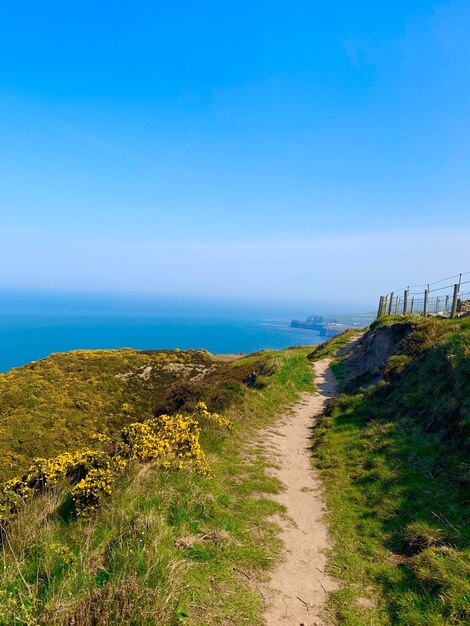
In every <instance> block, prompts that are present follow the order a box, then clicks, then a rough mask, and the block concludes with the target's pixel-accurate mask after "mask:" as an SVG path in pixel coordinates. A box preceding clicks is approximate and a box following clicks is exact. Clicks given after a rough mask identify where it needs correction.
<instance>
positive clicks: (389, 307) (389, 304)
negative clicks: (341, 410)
mask: <svg viewBox="0 0 470 626" xmlns="http://www.w3.org/2000/svg"><path fill="white" fill-rule="evenodd" d="M392 306H393V291H392V293H391V294H390V302H389V303H388V315H391V314H392Z"/></svg>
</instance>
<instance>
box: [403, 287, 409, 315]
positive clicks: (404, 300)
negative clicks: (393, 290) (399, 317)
mask: <svg viewBox="0 0 470 626" xmlns="http://www.w3.org/2000/svg"><path fill="white" fill-rule="evenodd" d="M407 313H408V289H405V293H404V294H403V315H406V314H407Z"/></svg>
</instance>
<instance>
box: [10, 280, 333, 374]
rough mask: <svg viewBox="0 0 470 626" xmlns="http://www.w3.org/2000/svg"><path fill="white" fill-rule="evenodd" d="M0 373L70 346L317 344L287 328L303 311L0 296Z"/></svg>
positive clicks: (234, 348) (216, 348) (316, 337)
mask: <svg viewBox="0 0 470 626" xmlns="http://www.w3.org/2000/svg"><path fill="white" fill-rule="evenodd" d="M0 305H1V313H0V371H7V370H8V369H11V368H12V367H18V366H21V365H24V364H26V363H28V362H30V361H35V360H39V359H42V358H44V357H46V356H48V355H49V354H51V353H53V352H62V351H67V350H77V349H110V348H123V347H130V348H136V349H159V348H169V349H173V348H180V349H188V348H204V349H206V350H209V351H210V352H214V353H232V352H254V351H256V350H262V349H279V348H285V347H288V346H291V345H312V344H317V343H320V342H321V341H323V340H324V337H321V336H320V334H319V333H317V332H314V331H309V330H303V329H294V328H289V323H290V321H291V319H292V318H293V317H299V316H300V317H304V316H306V315H308V314H309V313H310V312H311V311H309V310H308V309H307V308H305V309H304V310H302V309H300V310H297V311H292V312H290V311H288V310H286V309H282V307H279V306H278V307H275V306H274V305H271V306H270V307H264V308H263V307H260V308H261V309H262V310H257V309H256V307H254V306H253V305H251V306H249V305H248V304H245V305H243V304H238V305H237V306H235V305H230V304H228V303H221V302H212V303H208V302H201V301H194V300H193V301H190V300H179V301H176V300H169V299H165V300H156V299H154V300H151V299H147V300H143V299H138V298H119V297H115V298H110V297H100V296H95V297H92V296H70V295H68V296H64V295H51V294H48V295H46V294H42V295H41V294H34V295H32V294H12V293H6V292H4V293H2V294H0Z"/></svg>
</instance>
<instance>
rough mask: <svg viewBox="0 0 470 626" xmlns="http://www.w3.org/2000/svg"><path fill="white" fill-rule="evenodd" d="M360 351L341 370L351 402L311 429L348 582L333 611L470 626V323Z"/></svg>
mask: <svg viewBox="0 0 470 626" xmlns="http://www.w3.org/2000/svg"><path fill="white" fill-rule="evenodd" d="M364 342H368V343H367V345H368V346H370V347H371V349H370V350H366V349H365V347H364V345H366V344H364ZM363 344H364V345H363V347H362V348H361V347H359V348H358V352H357V353H356V355H354V351H353V354H352V355H351V356H346V357H342V358H340V359H338V360H337V363H336V370H337V371H338V372H339V373H340V381H341V390H342V392H343V393H341V394H340V395H339V396H337V398H336V399H335V400H333V401H332V402H331V403H330V405H329V407H328V409H327V411H326V412H325V415H324V416H323V417H322V418H321V419H320V420H319V421H318V423H317V425H316V428H315V429H314V441H315V444H314V446H313V454H314V459H315V462H316V464H317V466H318V467H319V468H320V470H321V473H322V476H323V478H324V480H325V483H326V490H325V496H326V499H327V504H328V510H329V513H328V518H329V522H330V527H331V531H332V534H333V537H334V539H335V549H334V552H333V554H332V555H331V559H330V567H331V571H332V573H333V574H334V575H336V576H337V577H338V578H340V579H342V580H343V581H344V584H343V586H342V587H341V589H340V590H339V591H337V592H335V593H334V594H333V596H332V600H331V605H332V608H333V610H334V612H335V614H336V616H337V618H338V620H339V621H340V623H342V624H348V625H355V626H366V625H374V626H375V625H385V624H402V625H406V626H418V625H419V626H444V625H450V624H454V625H457V624H462V625H463V624H468V623H470V525H469V519H470V471H469V470H470V465H469V458H470V387H469V380H470V320H469V319H468V318H467V319H462V320H454V321H448V320H439V319H422V318H419V317H416V316H410V317H408V318H401V319H398V318H397V319H390V318H386V319H384V320H381V321H379V322H377V323H375V324H374V325H373V326H372V329H371V331H370V333H368V335H367V336H366V337H365V339H364V341H363ZM384 347H385V352H384V354H383V357H384V360H385V361H386V362H385V366H384V367H382V368H380V371H377V368H376V367H375V364H372V362H371V364H370V369H369V370H368V371H367V359H368V358H369V357H370V355H371V354H372V355H374V354H377V352H380V350H381V349H383V348H384ZM330 348H331V345H330V346H329V347H327V349H328V350H329V349H330ZM372 348H373V349H372ZM387 351H388V352H387ZM324 352H325V350H324V349H323V350H319V351H318V352H316V353H315V354H313V355H312V356H313V358H317V356H319V357H321V356H323V354H324ZM370 358H371V357H370ZM373 365H374V366H373ZM358 373H359V374H360V375H358Z"/></svg>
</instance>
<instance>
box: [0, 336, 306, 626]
mask: <svg viewBox="0 0 470 626" xmlns="http://www.w3.org/2000/svg"><path fill="white" fill-rule="evenodd" d="M163 354H165V356H163ZM307 354H308V349H305V348H300V349H293V350H285V351H280V352H264V353H258V354H255V355H251V356H249V357H246V358H244V359H239V360H236V361H233V362H230V363H222V362H218V363H213V362H212V361H210V357H209V356H208V355H207V354H206V353H176V354H174V353H172V354H167V353H149V354H143V353H137V352H134V351H119V352H97V353H71V354H68V355H55V356H53V357H51V358H50V359H47V360H46V361H43V362H41V363H39V364H33V365H31V366H27V367H26V368H21V369H19V370H15V371H13V372H11V373H9V374H7V375H5V377H4V379H3V382H2V385H3V388H2V394H3V395H2V402H3V405H2V406H3V411H5V412H4V413H3V414H2V415H3V417H5V418H6V420H5V422H4V423H3V427H4V428H5V429H6V432H7V435H8V437H9V440H8V441H9V442H10V444H8V443H4V446H5V450H7V449H8V445H10V446H11V448H12V449H13V450H12V452H14V453H15V454H16V455H19V456H21V458H20V459H19V460H18V459H16V457H13V458H14V459H15V460H16V462H17V467H18V468H20V467H21V469H22V470H23V469H24V468H26V466H27V465H28V464H29V463H30V461H31V459H32V457H34V456H35V455H36V454H37V451H41V453H42V454H44V452H43V451H48V454H50V455H52V456H54V457H55V458H54V459H53V460H52V461H51V462H47V463H46V464H45V463H44V462H41V463H39V464H38V463H37V462H36V464H35V465H34V468H33V469H34V471H32V472H31V471H29V473H26V474H25V475H24V478H23V479H22V480H23V484H26V483H25V482H24V481H26V482H28V481H29V482H28V485H33V487H32V489H33V491H32V495H31V491H30V492H28V491H24V490H23V491H22V490H21V489H18V487H17V486H18V484H21V481H20V482H19V483H18V482H17V481H13V483H9V484H13V491H15V489H16V491H15V494H20V496H21V494H23V493H26V494H28V497H27V498H25V499H24V501H22V500H21V497H19V498H17V500H16V505H15V506H16V508H15V511H14V512H12V513H11V514H10V517H9V518H8V519H7V521H6V522H4V525H3V530H2V559H3V577H2V580H1V583H0V624H1V625H3V626H7V625H8V626H10V625H13V624H14V625H16V624H17V625H20V624H27V625H31V626H33V625H35V626H38V625H41V626H42V625H44V626H45V625H47V626H49V625H61V626H62V625H68V626H72V625H73V626H91V625H93V626H101V625H103V626H104V625H109V626H111V625H116V624H122V625H124V624H126V625H127V624H132V625H134V626H140V625H141V626H144V625H145V626H148V625H156V624H159V625H160V624H168V625H175V624H187V625H192V626H201V625H202V624H208V625H209V624H211V625H212V624H230V623H233V624H250V625H252V624H253V625H256V624H261V623H262V620H261V617H260V615H261V602H262V601H261V596H260V594H259V593H257V591H256V580H258V579H259V577H260V575H261V574H260V573H261V572H263V571H264V570H266V569H267V568H268V567H269V566H270V565H271V563H272V562H273V559H275V558H277V556H278V552H279V542H278V539H277V529H276V525H275V524H274V523H273V522H272V521H271V517H270V516H271V515H272V514H273V513H275V512H276V511H279V510H280V506H279V505H278V504H276V503H274V502H273V501H272V500H270V499H269V494H271V493H275V492H277V491H278V490H279V484H278V482H277V481H276V480H274V479H272V478H270V477H269V476H268V474H267V473H266V468H267V466H268V465H269V460H268V459H266V458H265V457H264V455H263V454H262V453H261V448H260V446H259V441H258V435H257V433H258V432H259V429H260V428H262V427H264V426H266V425H268V424H269V423H270V421H271V420H273V418H274V417H275V415H276V413H277V412H278V411H279V410H280V409H282V408H284V407H286V406H288V405H289V404H290V403H292V402H293V401H294V400H295V399H296V398H297V396H298V393H299V391H301V390H307V389H311V388H312V381H311V374H310V369H309V361H308V359H307ZM175 357H177V358H175ZM174 364H176V365H177V367H176V368H175V367H174ZM149 365H151V366H152V368H153V369H152V371H151V372H150V374H151V376H150V377H148V378H146V376H147V374H145V376H142V377H139V376H138V375H139V374H144V372H145V371H147V373H148V370H145V369H144V368H147V367H148V366H149ZM168 365H171V366H172V367H168ZM196 365H197V366H198V367H196ZM180 366H184V367H185V368H187V369H190V371H191V373H192V374H191V376H184V377H183V376H179V377H178V376H177V375H176V374H177V373H180V372H181V371H182V368H181V367H180ZM38 368H40V373H39V372H38ZM162 370H163V372H162ZM170 374H171V377H170ZM123 375H124V376H125V377H123ZM26 387H27V389H26ZM39 390H40V391H39ZM30 396H34V398H33V399H32V404H31V405H28V398H29V397H30ZM15 398H16V399H18V398H19V399H20V400H21V407H22V410H23V415H24V416H25V417H24V418H23V420H22V419H21V410H20V409H18V410H17V404H18V401H17V400H16V399H15ZM64 398H65V400H64ZM79 398H80V399H81V400H82V404H81V406H80V408H79V409H78V408H77V410H75V408H74V407H75V404H76V401H77V399H79ZM201 400H204V401H205V402H206V403H207V405H208V407H209V410H210V411H217V410H218V411H220V410H223V411H224V412H225V413H226V415H227V416H228V417H229V418H230V420H231V422H232V425H233V427H232V429H229V428H227V427H226V426H225V425H224V422H223V420H222V421H220V420H218V419H215V420H214V419H212V418H210V417H209V418H204V416H202V417H201V416H200V410H199V409H198V403H199V402H200V401H201ZM124 403H127V404H128V405H130V406H131V407H132V409H129V408H127V407H126V408H125V409H123V408H122V405H123V404H124ZM69 409H72V410H71V411H70V414H69ZM198 411H199V413H198ZM152 412H153V413H155V414H156V415H157V417H156V418H155V420H154V421H152V419H150V420H149V413H152ZM176 412H179V413H180V414H181V415H180V417H178V416H176V417H174V418H171V420H172V427H173V426H174V427H175V430H172V437H173V439H171V441H170V440H168V441H170V444H169V445H171V446H173V448H172V450H174V451H176V452H178V451H181V450H182V449H183V448H181V446H180V444H181V441H183V443H184V442H185V441H186V442H187V441H190V443H191V446H193V448H191V450H194V449H195V448H194V446H195V444H196V440H197V443H200V444H201V446H202V454H203V455H204V458H205V461H206V462H207V465H208V466H209V467H210V472H209V474H207V472H205V471H203V472H200V471H197V470H198V467H195V471H186V469H185V467H186V465H184V466H183V463H185V461H184V459H182V458H180V457H179V456H178V455H177V454H173V452H172V454H173V457H170V456H169V453H167V452H165V453H164V455H163V456H158V455H157V454H156V453H155V456H153V457H152V456H151V455H150V456H149V450H150V451H151V452H152V451H154V450H155V449H156V447H158V446H159V445H160V443H161V442H162V437H163V436H161V431H160V430H158V428H160V426H159V427H158V428H157V430H154V431H152V432H150V431H148V429H147V425H146V424H149V423H151V424H157V425H159V424H160V425H161V423H162V420H163V421H164V420H165V419H166V418H162V417H158V416H160V415H161V414H162V413H170V414H172V415H174V414H175V413H176ZM48 415H49V416H54V418H52V417H50V418H49V417H48ZM80 416H82V418H83V422H82V421H81V419H80ZM191 416H193V417H194V416H195V418H194V420H197V424H198V425H197V426H196V425H195V423H194V422H192V421H191V420H193V417H191ZM33 418H34V419H37V421H38V424H37V425H35V426H34V428H35V436H34V437H32V438H31V440H30V441H31V443H30V444H29V447H26V446H25V445H24V444H25V441H26V439H25V438H26V436H27V434H28V422H31V420H32V419H33ZM144 419H147V422H146V423H145V424H142V423H141V420H144ZM48 420H49V421H48ZM130 422H137V426H131V427H129V423H130ZM219 422H220V423H219ZM55 423H57V424H58V426H60V428H61V437H60V438H59V437H57V436H56V434H55V433H54V432H53V431H54V427H55ZM188 424H193V425H192V426H191V425H190V426H189V427H188V426H187V425H188ZM123 427H124V428H123ZM187 427H188V428H190V429H192V430H191V432H190V433H189V435H190V436H188V431H187ZM129 428H130V430H129ZM145 429H147V430H145ZM185 429H186V430H185ZM199 429H200V433H199ZM76 430H78V431H79V432H78V433H77V432H75V431H76ZM98 431H99V432H102V433H105V434H106V435H107V438H98V439H94V440H93V441H97V444H96V446H97V448H94V450H91V451H90V450H88V451H86V454H87V455H88V456H87V457H86V460H85V462H82V461H83V458H82V456H80V462H76V457H75V456H74V455H72V456H70V455H69V456H66V457H64V455H60V453H61V452H63V450H64V449H65V448H67V449H68V450H70V451H74V450H75V448H74V446H78V449H79V450H81V448H80V446H81V444H82V443H86V445H87V447H89V446H90V441H89V438H88V434H89V433H90V432H98ZM130 432H132V433H134V435H135V436H133V437H131V436H130V434H129V433H130ZM119 433H121V434H119ZM123 433H124V434H123ZM136 433H137V435H136ZM142 433H143V434H144V435H145V436H144V437H143V438H140V439H139V436H140V434H142ZM155 433H157V435H158V436H156V434H155ZM175 433H176V435H175ZM181 433H183V434H184V435H185V436H186V437H187V439H184V438H183V439H182V438H181V436H180V435H181ZM191 433H192V434H191ZM173 435H175V436H173ZM178 437H179V439H178ZM61 440H62V447H61ZM178 442H179V443H178ZM141 444H142V445H141ZM150 444H151V446H153V447H150V448H149V445H150ZM93 446H95V444H94V443H93V445H92V447H93ZM139 446H140V447H139ZM155 446H156V447H155ZM178 446H180V447H178ZM186 449H188V448H186ZM58 453H59V456H56V455H57V454H58ZM79 454H83V453H82V452H80V453H79ZM158 454H160V452H159V453H158ZM178 454H179V452H178ZM95 455H97V456H95ZM71 458H72V459H74V460H73V462H72V461H71V460H70V459H71ZM169 458H173V460H174V461H175V463H173V465H171V467H170V468H166V466H165V464H166V463H167V462H168V459H169ZM64 459H65V460H64ZM67 459H68V460H67ZM90 459H91V460H90ZM103 459H104V461H103ZM116 459H120V460H121V463H122V467H121V466H120V469H119V471H117V470H115V469H114V465H112V464H113V463H115V462H116ZM143 459H147V461H146V462H145V461H144V460H143ZM180 462H181V463H182V467H183V470H179V469H178V467H179V463H180ZM103 463H104V464H105V465H103ZM67 464H68V465H67ZM87 464H88V465H87ZM106 464H107V465H106ZM124 465H125V467H124ZM38 467H39V470H40V471H39V470H38ZM90 467H91V470H90ZM64 468H66V469H65V470H64ZM67 468H68V469H67ZM70 468H71V469H70ZM77 468H78V469H77ZM110 468H111V469H110ZM9 469H12V468H9ZM62 470H64V471H62ZM108 470H109V472H111V473H110V474H107V473H106V472H108ZM92 471H95V474H94V479H96V480H95V482H94V483H93V485H92V489H91V490H88V491H87V490H86V489H85V491H83V489H84V488H85V487H87V484H86V480H87V477H88V478H89V477H90V476H91V474H92ZM38 472H39V473H38ZM80 472H81V473H80ZM83 472H88V473H85V474H83ZM97 472H98V474H99V472H101V474H99V480H98V479H97V478H96V476H97ZM5 473H6V475H8V474H9V473H11V472H9V471H8V472H5ZM83 476H85V478H84V477H83ZM108 478H109V480H108ZM111 479H112V480H111ZM84 480H85V483H83V481H84ZM15 485H16V487H15ZM80 485H82V487H83V485H84V487H83V489H82V491H81V492H80V493H81V494H82V496H83V493H85V496H86V498H85V500H83V499H82V500H81V501H80V502H82V501H83V502H85V503H90V502H92V503H97V506H96V507H95V508H94V509H91V510H88V511H85V514H83V515H81V514H77V513H80V509H79V510H78V511H77V509H76V507H75V506H74V500H73V493H74V490H76V489H77V487H80ZM88 486H89V485H88ZM108 487H109V492H110V493H108ZM28 488H29V489H31V488H30V487H28ZM96 490H98V491H96ZM95 496H96V499H95V500H93V498H94V497H95Z"/></svg>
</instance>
